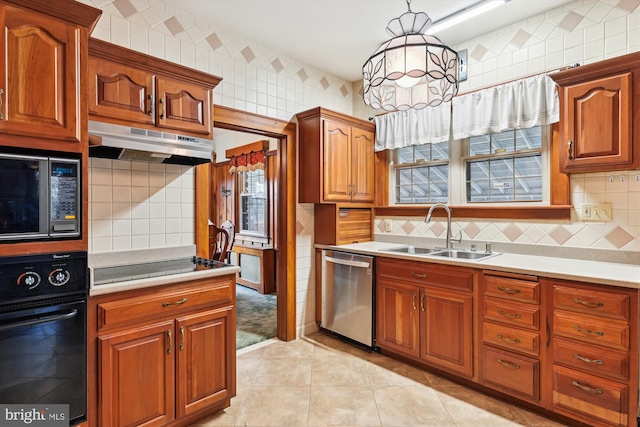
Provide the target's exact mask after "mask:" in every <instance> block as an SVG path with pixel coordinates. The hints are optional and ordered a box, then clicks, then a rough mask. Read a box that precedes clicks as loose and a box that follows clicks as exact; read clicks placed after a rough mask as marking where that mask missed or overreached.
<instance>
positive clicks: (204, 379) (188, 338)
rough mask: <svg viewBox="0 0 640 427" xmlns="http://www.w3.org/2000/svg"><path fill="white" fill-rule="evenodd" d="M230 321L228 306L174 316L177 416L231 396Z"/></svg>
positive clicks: (232, 351) (232, 341) (232, 344)
mask: <svg viewBox="0 0 640 427" xmlns="http://www.w3.org/2000/svg"><path fill="white" fill-rule="evenodd" d="M234 323H235V318H234V316H233V308H232V307H231V306H229V307H226V308H222V309H218V310H212V311H208V312H205V313H199V314H196V315H192V316H185V317H181V318H179V319H177V323H176V327H177V331H178V337H177V341H176V354H177V357H178V375H177V384H176V386H177V412H178V414H177V415H178V417H180V416H182V415H188V414H191V413H193V412H195V411H198V410H200V409H203V408H205V407H208V406H211V405H214V404H216V403H218V402H223V401H225V400H227V399H230V398H231V393H230V390H231V389H232V382H233V381H234V378H235V362H234V361H235V348H236V342H235V332H234V330H235V329H234V328H235V324H234Z"/></svg>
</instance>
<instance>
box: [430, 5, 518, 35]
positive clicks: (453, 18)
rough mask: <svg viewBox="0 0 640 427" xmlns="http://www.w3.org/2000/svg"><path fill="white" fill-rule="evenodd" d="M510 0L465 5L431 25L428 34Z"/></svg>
mask: <svg viewBox="0 0 640 427" xmlns="http://www.w3.org/2000/svg"><path fill="white" fill-rule="evenodd" d="M510 1H511V0H491V1H486V0H484V1H480V2H478V3H475V4H474V5H472V6H469V7H465V8H464V9H461V10H459V11H457V12H456V13H452V14H451V15H449V16H446V17H444V18H442V19H439V20H437V21H436V22H434V23H433V25H432V26H431V27H429V29H428V30H427V32H426V34H436V33H438V32H439V31H442V30H445V29H447V28H449V27H453V26H454V25H457V24H459V23H461V22H464V21H466V20H468V19H471V18H473V17H475V16H478V15H481V14H483V13H485V12H488V11H490V10H491V9H494V8H496V7H498V6H502V5H503V4H505V3H507V2H510Z"/></svg>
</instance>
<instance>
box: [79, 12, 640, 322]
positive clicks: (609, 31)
mask: <svg viewBox="0 0 640 427" xmlns="http://www.w3.org/2000/svg"><path fill="white" fill-rule="evenodd" d="M81 1H82V2H84V3H87V4H90V5H92V6H95V7H98V8H100V9H102V10H103V12H104V13H103V16H102V17H101V18H100V21H99V22H98V25H97V28H96V29H95V31H94V33H93V36H94V37H96V38H99V39H103V40H106V41H110V42H112V43H115V44H118V45H121V46H125V47H129V48H131V49H134V50H137V51H140V52H144V53H148V54H151V55H154V56H156V57H159V58H163V59H166V60H169V61H173V62H177V63H180V64H183V65H185V66H189V67H193V68H196V69H199V70H202V71H205V72H209V73H211V74H214V75H218V76H221V77H222V78H223V81H222V83H221V84H220V85H219V86H218V87H217V88H216V89H215V91H214V102H215V103H216V104H219V105H224V106H227V107H232V108H237V109H239V110H243V111H248V112H253V113H258V114H262V115H266V116H271V117H275V118H278V119H283V120H291V119H292V118H293V116H294V115H295V114H296V113H298V112H300V111H304V110H306V109H309V108H313V107H316V106H322V107H325V108H329V109H332V110H335V111H339V112H342V113H345V114H353V115H355V116H357V117H362V118H367V117H370V116H372V115H373V114H374V113H375V112H374V111H372V110H371V109H370V108H368V107H367V106H366V105H364V103H363V102H362V97H361V93H360V91H361V90H362V84H361V82H355V83H353V84H352V83H350V82H346V81H343V80H341V79H339V78H337V77H335V76H333V75H331V74H330V73H329V72H326V71H322V70H318V69H315V68H313V67H310V66H307V65H305V64H301V63H298V62H296V61H295V60H292V59H291V58H287V57H286V56H284V55H280V54H279V53H278V52H274V51H272V50H271V49H269V47H268V46H263V45H261V44H260V43H259V42H257V41H252V40H246V39H245V38H243V37H241V36H239V35H236V34H234V33H233V32H231V31H228V30H225V29H223V28H220V27H218V26H216V25H213V24H210V23H208V22H206V20H204V19H202V18H200V17H193V16H190V15H188V14H184V13H181V12H179V11H178V10H176V9H174V8H172V7H169V6H167V5H166V4H165V3H162V2H160V1H155V0H153V1H152V0H131V1H129V3H130V5H131V6H133V10H135V13H131V14H129V12H126V10H129V8H123V10H125V12H126V14H127V16H124V15H123V13H121V12H120V10H119V9H118V7H116V5H115V4H116V3H117V2H112V1H110V0H81ZM127 1H128V0H118V2H127ZM172 4H174V5H175V4H178V2H172ZM174 16H175V17H176V19H178V21H179V22H180V24H181V26H182V27H183V28H184V31H182V32H179V33H177V34H173V33H172V32H171V31H170V30H169V29H168V28H167V26H166V25H165V24H164V22H165V21H166V20H167V19H168V18H171V17H174ZM212 34H215V35H216V36H217V37H218V39H219V40H220V41H221V43H222V44H221V46H217V45H215V44H214V45H212V44H210V42H209V41H208V37H209V36H211V35H212ZM445 42H446V40H445ZM245 47H249V48H250V49H251V51H252V52H253V54H254V56H255V59H252V60H251V61H247V60H246V59H245V57H244V56H243V55H242V54H241V51H242V50H243V49H244V48H245ZM454 48H456V49H465V48H466V49H467V50H468V52H469V80H468V81H467V82H465V83H463V84H462V85H461V93H462V92H464V91H466V90H470V89H474V88H478V87H482V86H486V85H491V84H495V83H499V82H503V81H507V80H511V79H514V78H517V77H521V76H524V75H527V74H531V73H537V72H541V71H544V70H548V69H551V68H555V67H558V66H562V65H566V64H572V63H575V62H581V63H587V62H594V61H598V60H601V59H605V58H609V57H613V56H618V55H621V54H624V53H630V52H635V51H638V50H640V7H639V6H638V1H635V0H628V1H622V0H601V1H597V0H584V1H583V0H579V1H575V2H572V3H570V4H568V5H566V6H564V7H560V8H557V9H554V10H552V11H548V12H546V13H544V14H541V15H538V16H535V17H533V18H530V19H527V20H525V21H522V22H519V23H517V24H514V25H511V26H509V27H507V28H503V29H501V30H498V31H494V32H491V33H488V34H485V35H483V36H481V37H478V38H476V39H473V40H469V41H468V42H466V43H463V44H461V45H458V46H454ZM275 59H278V61H279V63H280V64H281V65H282V68H280V67H278V70H276V69H275V68H274V65H273V62H274V60H275ZM323 83H328V86H326V84H325V85H324V86H323ZM325 86H326V88H325ZM108 162H109V161H106V160H105V161H103V160H102V159H92V164H91V169H90V173H91V183H90V184H91V192H90V193H91V194H90V200H89V202H90V214H91V217H90V248H89V250H90V251H111V250H126V249H128V248H129V245H130V246H131V248H133V247H142V248H143V247H144V246H145V245H146V244H147V242H148V245H149V247H153V246H155V245H158V246H160V247H162V246H164V245H166V246H171V245H175V244H177V243H178V242H179V243H181V244H184V243H187V242H189V243H192V241H193V233H192V232H190V231H189V226H188V222H190V221H191V223H192V220H191V219H190V218H191V216H192V215H193V213H192V210H193V207H192V205H190V203H192V201H190V200H189V197H188V196H187V194H188V193H189V192H190V190H189V187H190V185H191V184H190V183H189V181H190V180H191V181H192V179H193V174H192V172H191V170H190V169H189V168H186V169H181V170H180V171H179V172H178V171H177V170H173V169H170V170H166V169H165V171H164V172H160V171H156V170H155V169H154V170H149V171H144V173H141V172H143V171H139V170H138V169H140V168H144V167H143V166H140V165H139V164H135V163H130V164H122V163H121V162H114V163H111V164H109V163H108ZM123 170H124V171H127V170H131V176H132V177H133V176H136V177H139V176H142V178H140V181H138V179H137V178H136V180H135V181H134V180H133V178H132V180H131V184H126V180H127V173H126V172H122V171H123ZM109 172H110V173H109ZM147 173H148V175H145V174H147ZM162 173H164V174H165V182H175V180H173V179H172V178H171V177H172V176H173V175H176V174H177V175H178V177H179V182H180V186H181V187H180V188H181V190H180V191H179V192H175V191H171V192H170V193H171V195H170V196H168V197H167V195H166V194H165V199H164V202H163V203H165V205H164V206H162V204H161V203H160V202H159V201H157V199H154V198H152V194H153V193H154V191H153V190H152V189H153V188H156V187H153V186H152V184H151V183H152V179H153V184H154V185H157V184H158V183H159V182H160V177H159V176H158V175H159V174H162ZM167 174H168V175H169V176H170V177H169V178H168V177H167ZM609 175H613V176H614V180H615V179H618V180H619V177H620V176H621V175H622V174H620V173H616V174H590V175H578V176H574V177H572V181H571V185H572V195H573V198H574V201H575V202H576V203H579V202H580V201H581V200H584V201H611V202H612V203H613V204H614V213H613V215H614V220H613V222H612V223H610V224H583V223H580V222H578V221H575V220H574V221H568V222H558V223H553V222H544V223H538V222H531V221H518V222H514V221H473V220H471V221H469V222H467V223H464V224H463V225H464V226H465V228H466V229H465V230H464V231H465V233H466V235H467V237H468V238H471V235H472V234H474V233H475V236H476V238H477V236H479V235H480V232H479V231H477V230H481V232H482V233H483V237H487V239H499V240H500V239H507V240H509V241H512V239H515V240H518V239H524V240H525V241H526V242H528V243H536V244H542V245H551V246H567V245H568V246H569V247H575V248H585V247H589V248H602V247H604V248H607V249H617V248H621V249H625V250H627V249H628V250H635V251H638V250H640V249H639V246H638V244H639V243H638V242H639V239H640V230H639V228H640V224H639V223H638V221H639V218H640V205H639V204H640V202H639V201H638V199H640V197H638V196H639V195H640V193H638V187H637V184H636V181H635V173H630V174H629V173H627V180H626V181H624V182H625V183H626V184H621V185H611V183H609ZM144 176H146V178H145V177H144ZM109 179H111V180H112V183H113V184H114V185H115V184H116V182H117V183H118V184H117V185H116V186H117V187H118V188H117V189H112V191H111V193H110V195H109V191H108V188H107V187H108V183H107V182H108V180H109ZM146 179H148V182H149V184H148V185H147V184H146V183H145V182H146ZM103 183H104V184H103ZM137 184H140V185H137ZM99 186H104V187H99ZM182 186H184V187H182ZM145 191H146V192H147V194H148V196H144V194H145ZM129 193H130V194H131V201H130V202H126V201H125V202H121V201H115V200H116V199H117V200H120V198H126V195H127V194H129ZM134 194H135V195H136V196H135V197H134ZM158 197H159V196H158ZM103 198H104V199H106V200H104V199H103ZM109 199H110V200H111V201H109ZM100 203H103V204H104V205H99V204H100ZM118 203H124V204H125V205H126V204H127V203H128V204H129V206H130V210H129V211H128V212H129V214H130V216H131V219H130V220H128V219H126V216H127V213H126V212H127V208H126V206H121V205H118ZM153 203H155V204H153ZM177 203H181V204H183V210H181V214H180V216H179V217H173V215H177V212H176V211H175V207H174V206H173V204H177ZM152 204H153V205H152ZM145 206H149V214H148V218H147V217H144V216H145V212H146V211H145ZM190 206H191V207H190ZM152 207H153V209H151V208H152ZM190 209H191V211H190ZM163 213H164V217H163V218H164V220H165V222H164V228H161V227H160V221H154V222H153V223H152V220H154V219H159V218H152V215H154V216H162V215H163ZM169 215H171V216H169ZM122 216H124V217H125V219H121V217H122ZM138 216H143V217H144V218H138ZM122 221H124V222H122ZM128 221H130V222H128ZM147 221H148V230H149V231H148V233H145V232H144V230H146V229H145V227H147V224H146V223H147ZM152 224H154V226H153V227H152ZM156 225H157V226H158V228H156ZM376 225H377V231H378V232H381V231H382V229H381V228H380V227H381V225H382V218H377V219H376ZM423 225H424V223H423V218H415V219H411V218H409V219H399V220H395V219H394V224H393V226H394V234H395V233H397V235H398V236H403V235H414V234H415V233H418V234H421V233H428V232H429V231H428V230H426V231H425V230H424V228H423ZM129 227H130V228H129ZM176 227H179V228H176ZM177 229H179V231H176V230H177ZM156 231H157V233H155V232H156ZM137 233H140V234H137ZM178 235H179V237H178ZM190 236H191V237H190ZM522 236H524V237H522ZM567 236H568V238H567ZM629 236H630V238H631V240H629ZM436 237H439V236H436ZM163 239H164V240H163ZM627 240H628V243H626V244H622V243H623V242H624V241H627ZM312 242H313V206H312V205H309V204H298V208H297V236H296V245H297V248H296V254H297V268H296V284H297V293H296V300H297V310H296V312H297V327H298V332H299V333H301V332H302V331H304V330H305V329H307V330H309V329H313V328H314V327H315V324H314V320H313V319H314V316H315V313H314V304H315V300H314V293H315V290H314V280H313V274H314V272H313V253H314V251H313V244H312ZM542 247H544V246H542Z"/></svg>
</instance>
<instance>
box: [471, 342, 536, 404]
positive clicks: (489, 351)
mask: <svg viewBox="0 0 640 427" xmlns="http://www.w3.org/2000/svg"><path fill="white" fill-rule="evenodd" d="M481 363H482V382H483V384H485V385H489V386H492V387H494V388H497V389H506V390H507V392H508V393H509V394H514V395H517V396H519V397H525V398H527V399H529V400H534V401H538V400H539V399H540V362H538V361H537V360H535V359H529V358H527V357H524V356H520V355H517V354H513V353H510V352H506V351H500V350H497V349H494V348H492V347H487V346H484V347H483V352H482V360H481Z"/></svg>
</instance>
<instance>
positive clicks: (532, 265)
mask: <svg viewBox="0 0 640 427" xmlns="http://www.w3.org/2000/svg"><path fill="white" fill-rule="evenodd" d="M398 246H402V244H399V243H387V242H363V243H353V244H349V245H340V246H331V245H316V247H317V248H320V249H334V250H339V251H345V252H352V253H358V254H363V255H372V256H384V257H387V258H398V259H407V260H413V261H424V262H433V263H437V264H448V265H459V266H465V267H473V268H479V269H486V270H497V271H505V272H510V273H520V274H531V275H537V276H544V277H550V278H555V279H563V280H576V281H582V282H588V283H595V284H600V285H609V286H620V287H625V288H632V289H639V290H640V266H639V265H632V264H618V263H613V262H600V261H591V260H589V261H585V260H579V259H571V258H557V257H546V256H538V255H521V254H509V253H502V254H500V255H497V256H491V257H488V258H485V259H480V260H461V259H448V258H446V259H442V258H439V257H435V256H425V255H412V254H407V253H394V252H385V249H389V248H394V247H398ZM417 246H418V245H417Z"/></svg>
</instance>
